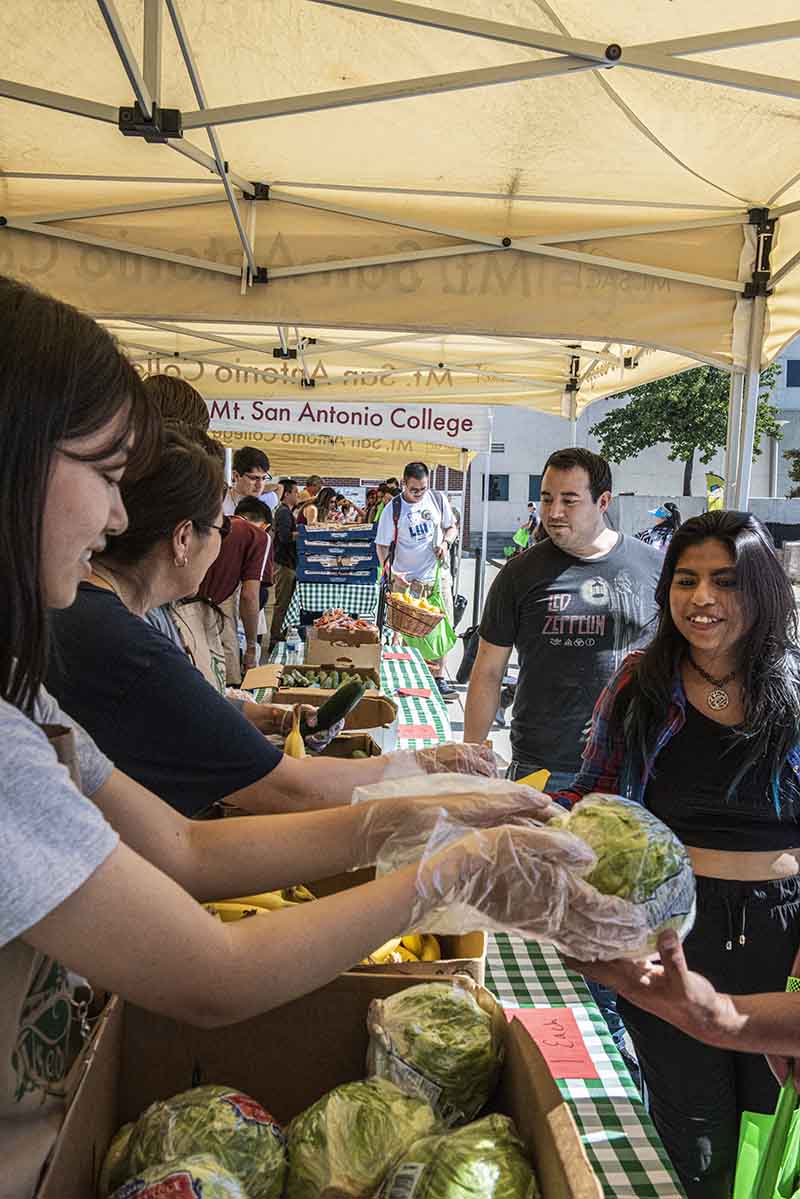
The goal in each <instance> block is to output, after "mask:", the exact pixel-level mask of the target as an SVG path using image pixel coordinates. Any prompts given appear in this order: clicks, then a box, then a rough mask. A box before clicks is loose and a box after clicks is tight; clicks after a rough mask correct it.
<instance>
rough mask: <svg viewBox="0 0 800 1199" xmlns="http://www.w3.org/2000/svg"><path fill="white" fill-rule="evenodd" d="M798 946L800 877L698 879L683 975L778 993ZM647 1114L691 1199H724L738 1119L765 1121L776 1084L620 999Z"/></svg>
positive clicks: (750, 1058)
mask: <svg viewBox="0 0 800 1199" xmlns="http://www.w3.org/2000/svg"><path fill="white" fill-rule="evenodd" d="M799 942H800V877H798V876H796V877H794V878H789V879H781V880H779V881H774V882H764V883H740V882H725V881H723V880H722V879H709V878H698V880H697V921H696V923H695V926H694V929H693V930H692V932H691V933H690V935H689V936H688V937H687V939H686V942H685V946H684V948H685V951H686V958H687V961H688V963H689V967H690V968H691V969H692V970H696V971H697V972H698V973H699V974H703V975H705V977H706V978H708V979H710V981H711V982H712V983H713V984H714V986H715V987H716V988H717V990H720V991H725V992H727V993H728V994H733V995H746V994H751V993H755V992H761V993H763V992H766V991H782V990H783V989H784V987H785V985H786V979H787V977H788V976H789V974H790V972H791V968H792V963H793V960H794V956H795V952H796V950H797V946H798V943H799ZM618 1009H619V1013H620V1015H621V1016H622V1018H623V1020H624V1022H625V1026H626V1028H627V1029H628V1031H629V1033H630V1035H631V1039H632V1040H633V1044H634V1046H635V1048H636V1056H637V1057H638V1059H639V1064H640V1066H641V1069H642V1074H643V1075H644V1080H645V1083H646V1086H647V1091H648V1097H649V1101H650V1114H651V1116H652V1118H653V1122H654V1124H655V1126H656V1128H657V1129H658V1132H659V1134H660V1136H661V1139H662V1140H663V1142H664V1145H665V1146H666V1149H667V1152H668V1153H669V1155H670V1157H671V1159H672V1162H673V1165H674V1166H675V1169H676V1171H677V1173H678V1175H679V1177H680V1180H681V1182H682V1183H683V1185H684V1187H685V1188H686V1193H687V1195H688V1197H689V1199H729V1196H730V1194H731V1191H732V1185H733V1175H734V1170H735V1165H736V1151H737V1147H738V1141H739V1123H740V1119H741V1114H742V1112H743V1111H756V1112H771V1111H773V1110H774V1108H775V1102H776V1100H777V1097H778V1084H777V1083H776V1081H775V1079H774V1077H773V1075H772V1072H771V1070H770V1068H769V1066H768V1065H767V1060H766V1058H765V1057H763V1056H761V1055H760V1054H749V1053H735V1052H733V1051H731V1050H725V1049H712V1048H711V1047H710V1046H708V1045H703V1044H701V1043H700V1042H699V1041H695V1040H694V1039H693V1038H692V1037H688V1036H686V1035H685V1033H682V1032H680V1031H679V1030H678V1029H677V1028H673V1027H672V1025H671V1024H667V1023H666V1022H665V1021H663V1020H660V1019H658V1017H657V1016H651V1015H650V1014H649V1013H648V1012H643V1011H642V1010H641V1008H637V1007H635V1006H634V1005H633V1004H632V1003H630V1002H628V1001H627V1000H625V999H623V998H622V997H621V996H620V998H619V1000H618Z"/></svg>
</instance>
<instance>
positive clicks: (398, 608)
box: [386, 594, 444, 637]
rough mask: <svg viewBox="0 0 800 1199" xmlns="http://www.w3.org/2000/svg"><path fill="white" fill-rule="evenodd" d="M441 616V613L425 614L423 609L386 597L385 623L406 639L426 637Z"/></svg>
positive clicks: (389, 596)
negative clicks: (405, 636) (406, 637)
mask: <svg viewBox="0 0 800 1199" xmlns="http://www.w3.org/2000/svg"><path fill="white" fill-rule="evenodd" d="M443 615H444V613H443V612H426V611H425V609H424V608H418V607H416V605H415V604H409V603H407V602H406V601H405V600H398V599H395V597H394V596H393V595H391V594H388V595H387V596H386V623H387V624H388V626H389V628H390V629H394V631H395V632H396V633H405V634H406V635H407V636H408V637H427V636H428V633H431V632H433V630H434V629H435V628H436V626H437V624H438V623H439V621H440V620H441V619H442V616H443Z"/></svg>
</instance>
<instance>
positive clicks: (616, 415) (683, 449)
mask: <svg viewBox="0 0 800 1199" xmlns="http://www.w3.org/2000/svg"><path fill="white" fill-rule="evenodd" d="M779 371H780V367H779V366H778V365H777V364H775V363H773V364H772V366H768V367H767V369H766V370H764V371H762V372H761V385H760V390H759V396H758V411H757V415H756V432H755V441H754V445H753V454H754V456H755V457H758V455H759V454H760V453H761V439H762V437H775V438H776V439H777V440H780V439H781V437H782V436H783V434H782V432H781V427H780V425H779V424H778V419H777V418H778V410H777V408H774V407H773V406H772V404H770V403H769V397H770V395H771V393H772V389H773V388H774V386H775V380H776V379H777V376H778V373H779ZM729 388H730V376H729V375H727V374H726V373H725V372H724V371H720V370H717V369H716V367H713V366H698V367H695V368H694V369H693V370H689V371H683V372H682V374H679V375H671V376H670V377H669V378H667V379H657V380H656V381H655V382H654V383H643V384H642V386H641V387H635V388H634V389H633V391H632V392H631V398H630V401H629V403H628V404H626V405H625V407H624V408H618V409H617V410H616V412H612V413H610V414H609V415H608V416H606V417H605V418H604V419H603V420H601V421H599V422H598V423H597V424H596V425H593V426H592V428H591V429H590V430H589V432H590V433H591V434H593V435H594V436H595V437H596V438H597V439H598V441H599V442H600V451H601V453H602V454H603V455H604V457H606V458H608V459H609V460H610V461H611V462H624V461H625V459H626V458H635V457H636V456H637V454H641V452H642V450H646V449H649V448H650V446H654V445H658V444H659V442H667V443H668V444H669V445H670V446H671V447H672V450H671V453H670V454H669V459H670V462H676V461H680V462H683V463H684V471H683V494H684V495H691V494H692V470H693V468H694V462H695V457H696V456H699V458H700V461H701V462H702V463H704V464H706V465H707V464H708V463H709V462H710V461H711V459H712V458H713V457H714V454H715V453H716V452H717V450H720V449H722V448H723V447H724V445H725V442H726V439H727V432H728V393H729ZM799 469H800V468H799ZM798 482H800V478H798Z"/></svg>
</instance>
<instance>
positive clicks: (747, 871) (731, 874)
mask: <svg viewBox="0 0 800 1199" xmlns="http://www.w3.org/2000/svg"><path fill="white" fill-rule="evenodd" d="M686 850H687V852H688V854H689V857H690V858H691V861H692V869H693V870H694V872H695V874H698V875H702V876H703V877H704V878H724V879H728V880H733V881H739V882H744V883H757V882H764V881H766V880H767V879H775V878H791V876H792V875H793V874H800V849H774V850H759V851H758V852H756V853H727V852H725V851H723V850H719V849H696V848H695V847H694V846H692V845H687V846H686Z"/></svg>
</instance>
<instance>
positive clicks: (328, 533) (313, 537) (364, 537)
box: [297, 525, 376, 545]
mask: <svg viewBox="0 0 800 1199" xmlns="http://www.w3.org/2000/svg"><path fill="white" fill-rule="evenodd" d="M375 528H376V526H375V525H348V526H342V528H336V527H330V528H319V527H317V526H316V525H300V527H299V528H298V530H297V532H298V537H297V542H298V545H300V544H302V543H303V542H306V543H310V542H313V541H330V542H332V543H333V544H336V543H337V542H339V543H341V542H343V541H363V542H366V543H372V542H374V541H375Z"/></svg>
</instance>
